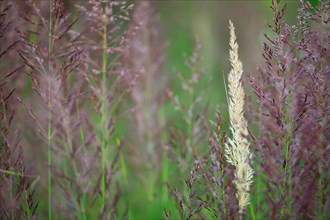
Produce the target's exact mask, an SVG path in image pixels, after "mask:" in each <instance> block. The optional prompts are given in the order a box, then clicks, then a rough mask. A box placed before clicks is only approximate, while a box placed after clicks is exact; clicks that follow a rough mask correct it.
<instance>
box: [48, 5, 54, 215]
mask: <svg viewBox="0 0 330 220" xmlns="http://www.w3.org/2000/svg"><path fill="white" fill-rule="evenodd" d="M49 11H50V13H49V33H48V74H50V73H49V71H50V54H51V51H52V47H53V44H52V40H53V39H52V3H51V2H49ZM50 78H51V77H50V76H49V77H48V132H47V138H48V140H47V142H48V143H47V144H48V152H47V164H48V169H47V173H48V177H47V189H48V220H51V219H52V171H51V165H52V155H51V134H52V127H51V118H52V113H51V110H50V108H51V101H50V92H51V89H50V83H51V81H50Z"/></svg>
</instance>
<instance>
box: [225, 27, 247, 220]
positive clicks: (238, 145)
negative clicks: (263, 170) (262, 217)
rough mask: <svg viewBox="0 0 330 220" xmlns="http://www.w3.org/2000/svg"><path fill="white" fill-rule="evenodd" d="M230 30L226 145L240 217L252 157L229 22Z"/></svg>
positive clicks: (233, 29)
mask: <svg viewBox="0 0 330 220" xmlns="http://www.w3.org/2000/svg"><path fill="white" fill-rule="evenodd" d="M229 28H230V42H229V44H230V47H231V50H230V53H229V57H230V62H231V66H232V69H231V71H230V73H229V75H228V90H229V115H230V124H231V127H230V129H231V132H232V138H229V139H228V142H227V144H226V149H225V153H226V160H227V162H228V163H230V164H232V165H233V166H235V184H236V187H237V194H236V196H237V198H238V203H239V215H240V216H243V214H244V210H245V207H246V206H247V204H248V203H249V189H250V186H251V184H252V176H253V170H252V168H251V166H250V158H251V153H250V149H249V142H248V140H247V135H248V129H247V121H246V120H245V118H244V115H243V113H244V96H245V94H244V90H243V86H242V82H241V77H242V73H243V65H242V62H241V61H240V60H239V58H238V44H237V42H236V35H235V27H234V25H233V23H232V22H231V21H229Z"/></svg>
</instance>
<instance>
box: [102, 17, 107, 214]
mask: <svg viewBox="0 0 330 220" xmlns="http://www.w3.org/2000/svg"><path fill="white" fill-rule="evenodd" d="M102 38H103V58H102V96H103V97H102V98H103V100H102V103H101V105H102V106H101V114H102V116H101V124H102V131H101V132H102V140H101V141H102V143H101V157H102V159H101V163H102V165H101V170H102V180H101V191H102V196H101V207H102V209H104V205H105V182H106V180H105V146H106V142H107V141H106V135H107V125H106V119H107V117H106V114H107V112H106V101H107V97H106V96H107V95H106V93H107V90H106V89H107V77H106V74H107V64H108V54H107V47H108V41H107V23H106V22H105V23H104V25H103V36H102Z"/></svg>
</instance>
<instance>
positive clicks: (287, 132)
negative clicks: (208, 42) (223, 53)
mask: <svg viewBox="0 0 330 220" xmlns="http://www.w3.org/2000/svg"><path fill="white" fill-rule="evenodd" d="M154 3H155V2H153V1H147V0H139V1H98V0H86V1H64V0H49V1H39V0H37V1H33V0H29V1H9V0H5V1H1V2H0V40H1V43H0V71H1V75H0V80H1V81H0V119H1V123H0V219H49V220H51V219H79V220H88V219H253V220H257V219H319V220H323V219H329V218H330V185H329V184H330V175H329V173H330V163H329V159H330V16H329V10H330V2H329V1H319V2H318V3H317V4H316V5H312V4H310V2H309V1H303V0H301V1H300V8H299V10H298V11H297V23H296V24H289V23H288V22H286V21H285V19H284V17H285V16H284V15H285V13H286V8H287V5H286V4H285V2H281V1H280V0H272V1H271V2H270V3H269V4H270V8H271V9H272V13H273V21H268V22H267V24H266V25H267V28H268V31H267V32H266V33H265V34H264V42H260V43H261V44H263V48H262V51H260V54H262V56H263V58H264V64H263V65H261V66H256V67H252V68H254V69H255V70H256V71H255V72H253V73H247V72H246V71H245V65H244V64H243V63H242V61H241V59H240V50H239V45H240V38H239V37H237V36H241V35H242V34H244V33H242V34H239V35H237V33H240V29H238V28H236V29H235V23H236V22H239V19H234V18H232V20H235V22H232V21H231V20H229V21H228V23H227V24H228V28H227V27H226V28H227V31H228V36H229V39H225V40H226V42H227V44H228V45H229V46H230V50H229V51H228V56H227V57H226V60H227V61H228V64H230V66H231V67H230V70H229V71H228V72H222V73H221V72H220V73H216V74H215V75H217V76H218V77H219V78H223V81H224V83H223V84H219V85H217V86H218V87H222V88H225V91H226V94H225V97H227V100H225V103H220V102H219V103H215V105H218V106H219V107H218V108H216V109H212V108H211V107H210V106H215V105H211V104H210V103H209V100H207V99H206V98H205V97H206V95H205V94H207V93H209V92H210V91H209V87H210V84H212V83H214V82H215V81H214V80H213V79H212V78H211V79H210V78H209V74H208V71H209V70H208V67H203V66H202V65H201V59H203V56H202V53H201V49H202V47H203V42H202V41H201V40H200V38H199V37H198V36H196V40H195V47H194V48H192V53H191V54H190V55H189V54H188V55H184V56H183V57H182V62H183V63H184V64H185V66H186V69H187V71H186V72H184V71H180V70H175V68H174V70H173V72H172V73H171V74H173V75H174V78H175V81H176V83H177V85H174V84H173V83H172V81H171V79H170V78H169V77H168V76H169V75H168V74H166V72H165V68H164V65H165V64H166V62H167V61H166V60H167V59H166V48H167V46H168V45H167V41H166V39H164V38H163V37H162V35H161V34H160V29H159V26H158V21H159V17H158V13H157V10H156V7H154ZM247 4H248V3H247ZM242 19H243V18H242ZM219 59H224V58H219ZM250 91H253V92H250ZM218 95H219V94H212V96H218ZM220 106H226V107H225V108H221V107H220ZM213 112H214V113H213ZM210 113H212V114H211V115H215V117H210ZM227 115H228V116H229V117H227Z"/></svg>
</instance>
